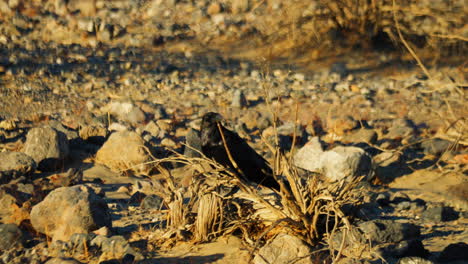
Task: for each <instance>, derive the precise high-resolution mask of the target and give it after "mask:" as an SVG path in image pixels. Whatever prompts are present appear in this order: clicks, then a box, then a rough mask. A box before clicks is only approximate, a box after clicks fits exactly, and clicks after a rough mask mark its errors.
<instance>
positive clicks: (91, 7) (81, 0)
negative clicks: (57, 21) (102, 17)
mask: <svg viewBox="0 0 468 264" xmlns="http://www.w3.org/2000/svg"><path fill="white" fill-rule="evenodd" d="M67 2H68V5H67V7H68V10H69V11H70V12H76V11H80V14H81V15H82V16H85V17H89V16H93V15H95V14H96V0H71V1H67Z"/></svg>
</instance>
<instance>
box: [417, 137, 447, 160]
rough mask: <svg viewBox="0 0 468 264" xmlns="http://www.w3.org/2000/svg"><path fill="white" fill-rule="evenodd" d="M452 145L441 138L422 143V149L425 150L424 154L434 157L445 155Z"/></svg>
mask: <svg viewBox="0 0 468 264" xmlns="http://www.w3.org/2000/svg"><path fill="white" fill-rule="evenodd" d="M451 145H452V142H450V141H448V140H445V139H440V138H434V139H431V140H428V141H424V142H422V143H421V147H422V148H423V149H424V153H426V154H430V155H434V156H437V155H440V154H442V153H444V152H445V151H447V150H448V148H449V147H450V146H451Z"/></svg>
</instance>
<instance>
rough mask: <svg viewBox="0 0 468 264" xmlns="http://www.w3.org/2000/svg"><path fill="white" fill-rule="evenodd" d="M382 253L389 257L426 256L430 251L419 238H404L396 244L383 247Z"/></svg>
mask: <svg viewBox="0 0 468 264" xmlns="http://www.w3.org/2000/svg"><path fill="white" fill-rule="evenodd" d="M384 253H385V254H386V255H388V256H391V257H399V258H402V257H422V258H427V257H428V256H429V255H430V253H429V251H427V250H426V249H425V248H424V245H423V244H422V242H421V240H418V239H414V240H405V241H401V242H400V243H398V244H397V245H392V246H390V247H388V248H387V249H385V251H384Z"/></svg>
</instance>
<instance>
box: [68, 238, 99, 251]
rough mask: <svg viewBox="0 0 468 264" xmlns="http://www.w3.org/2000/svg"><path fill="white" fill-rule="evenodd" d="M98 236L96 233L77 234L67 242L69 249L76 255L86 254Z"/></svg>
mask: <svg viewBox="0 0 468 264" xmlns="http://www.w3.org/2000/svg"><path fill="white" fill-rule="evenodd" d="M95 237H96V235H95V234H94V233H90V234H79V233H75V234H73V235H72V236H71V237H70V240H69V241H68V242H67V244H68V248H69V249H70V250H71V251H72V252H74V254H76V253H78V254H85V252H86V250H88V248H89V246H90V242H91V240H92V239H93V238H95Z"/></svg>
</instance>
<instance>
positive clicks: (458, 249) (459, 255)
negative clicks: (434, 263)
mask: <svg viewBox="0 0 468 264" xmlns="http://www.w3.org/2000/svg"><path fill="white" fill-rule="evenodd" d="M438 260H439V261H440V262H448V261H457V260H462V261H466V260H468V244H466V243H464V242H459V243H454V244H450V245H448V246H447V247H446V248H444V250H442V252H441V253H440V256H439V258H438Z"/></svg>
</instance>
